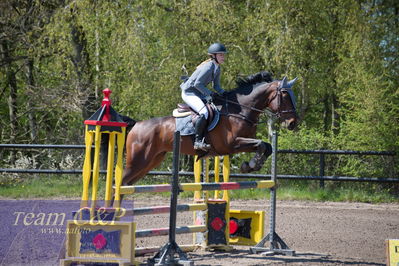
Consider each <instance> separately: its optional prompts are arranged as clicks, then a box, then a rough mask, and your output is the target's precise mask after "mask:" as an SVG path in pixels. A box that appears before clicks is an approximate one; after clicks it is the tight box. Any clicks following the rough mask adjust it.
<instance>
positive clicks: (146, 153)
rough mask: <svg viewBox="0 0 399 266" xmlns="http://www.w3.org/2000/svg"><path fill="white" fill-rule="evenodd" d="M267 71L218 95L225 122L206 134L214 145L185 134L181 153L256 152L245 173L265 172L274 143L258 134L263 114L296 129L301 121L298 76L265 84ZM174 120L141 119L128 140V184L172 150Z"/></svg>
mask: <svg viewBox="0 0 399 266" xmlns="http://www.w3.org/2000/svg"><path fill="white" fill-rule="evenodd" d="M262 73H265V72H260V73H258V75H251V76H249V78H247V79H243V80H241V82H239V83H237V84H238V87H237V88H235V89H233V90H231V91H228V92H227V93H226V94H225V95H224V96H223V97H221V96H219V97H215V99H214V104H215V105H216V106H219V107H221V110H220V121H219V123H218V124H217V125H216V127H215V128H214V129H212V130H211V131H209V132H207V134H206V140H207V143H209V144H210V145H211V149H210V150H209V151H208V152H204V151H197V150H194V148H193V137H192V136H182V137H181V142H180V152H181V153H183V154H187V155H199V156H200V157H204V156H220V155H231V154H235V153H241V152H255V155H254V157H253V158H252V159H251V160H250V161H249V162H244V163H243V164H242V165H241V172H244V173H248V172H252V171H258V170H260V169H261V167H262V165H263V163H264V162H265V160H266V159H267V157H268V156H270V155H271V153H272V147H271V145H270V144H269V143H267V142H264V141H262V140H259V139H256V138H255V136H256V130H257V126H258V124H259V123H260V120H259V119H260V115H261V114H265V113H271V114H272V116H274V117H275V118H276V120H279V121H280V122H281V123H282V124H284V125H285V126H286V127H287V128H288V129H289V130H293V129H294V128H295V127H296V125H297V120H298V117H297V113H296V108H295V99H294V96H293V93H292V91H291V90H290V88H291V87H292V85H293V84H294V82H295V80H296V79H294V80H292V81H289V82H287V80H286V78H284V79H283V80H275V81H271V82H266V81H264V80H259V77H262ZM175 119H176V118H175V117H173V116H166V117H156V118H152V119H149V120H143V121H138V122H136V124H135V125H134V126H133V128H132V129H131V130H130V132H129V133H128V135H127V139H126V166H125V170H124V174H123V179H122V183H123V185H132V184H134V183H136V182H137V181H139V180H140V179H141V178H143V177H144V176H145V175H146V174H147V173H148V172H149V171H150V170H152V169H153V168H155V167H157V166H159V164H160V163H161V162H162V161H163V159H164V158H165V155H166V154H167V153H168V152H170V151H172V149H173V137H174V132H175V130H176V123H175Z"/></svg>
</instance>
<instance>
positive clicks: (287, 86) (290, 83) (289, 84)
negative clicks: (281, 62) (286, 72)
mask: <svg viewBox="0 0 399 266" xmlns="http://www.w3.org/2000/svg"><path fill="white" fill-rule="evenodd" d="M297 80H298V77H296V78H294V79H292V80H290V81H288V82H287V83H286V84H285V87H283V88H287V89H291V88H292V86H294V84H295V82H296V81H297Z"/></svg>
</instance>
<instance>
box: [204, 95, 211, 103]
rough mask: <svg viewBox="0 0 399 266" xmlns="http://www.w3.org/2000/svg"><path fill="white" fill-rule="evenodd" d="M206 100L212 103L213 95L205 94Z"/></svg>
mask: <svg viewBox="0 0 399 266" xmlns="http://www.w3.org/2000/svg"><path fill="white" fill-rule="evenodd" d="M205 101H206V102H207V103H211V102H212V96H211V95H206V96H205Z"/></svg>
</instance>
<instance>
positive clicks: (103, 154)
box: [100, 114, 136, 170]
mask: <svg viewBox="0 0 399 266" xmlns="http://www.w3.org/2000/svg"><path fill="white" fill-rule="evenodd" d="M119 116H120V117H121V118H122V120H123V122H125V123H127V127H126V136H125V142H126V138H127V133H128V132H129V131H130V130H131V129H132V128H133V127H134V125H135V124H136V120H134V119H133V118H130V117H128V116H126V115H121V114H119ZM108 142H109V135H108V134H103V136H102V138H101V147H100V149H101V150H100V158H101V159H100V160H101V166H100V167H101V169H103V170H104V169H107V160H108Z"/></svg>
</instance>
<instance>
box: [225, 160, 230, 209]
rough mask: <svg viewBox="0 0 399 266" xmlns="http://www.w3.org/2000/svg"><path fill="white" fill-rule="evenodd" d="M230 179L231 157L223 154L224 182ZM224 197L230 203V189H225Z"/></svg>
mask: <svg viewBox="0 0 399 266" xmlns="http://www.w3.org/2000/svg"><path fill="white" fill-rule="evenodd" d="M229 180H230V157H229V156H228V155H225V156H223V182H229ZM223 199H224V200H225V201H227V203H228V204H230V197H229V191H228V190H225V191H223Z"/></svg>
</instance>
